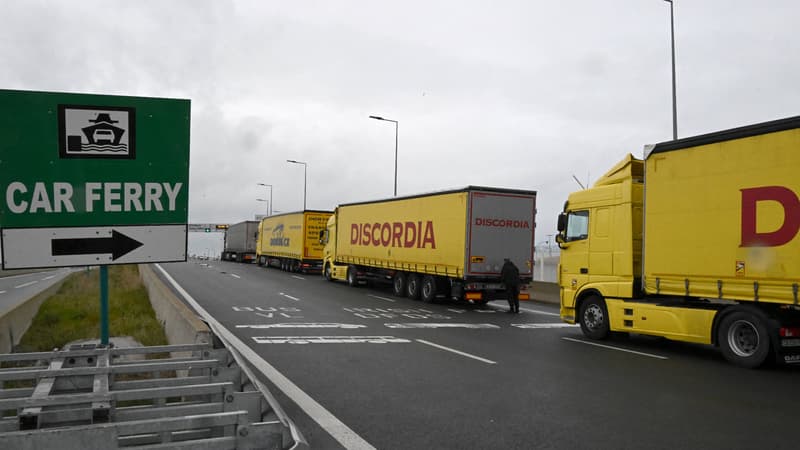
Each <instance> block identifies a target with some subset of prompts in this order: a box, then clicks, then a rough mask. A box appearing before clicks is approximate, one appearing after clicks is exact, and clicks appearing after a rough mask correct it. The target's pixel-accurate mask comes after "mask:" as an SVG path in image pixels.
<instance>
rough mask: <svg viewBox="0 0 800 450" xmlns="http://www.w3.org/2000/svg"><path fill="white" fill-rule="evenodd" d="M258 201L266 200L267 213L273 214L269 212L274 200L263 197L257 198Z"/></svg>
mask: <svg viewBox="0 0 800 450" xmlns="http://www.w3.org/2000/svg"><path fill="white" fill-rule="evenodd" d="M256 201H257V202H265V203H266V204H267V215H268V216H271V215H272V214H270V212H269V211H270V209H271V208H272V202H271V201H269V200H266V199H263V198H257V199H256Z"/></svg>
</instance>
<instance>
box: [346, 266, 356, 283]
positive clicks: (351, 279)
mask: <svg viewBox="0 0 800 450" xmlns="http://www.w3.org/2000/svg"><path fill="white" fill-rule="evenodd" d="M347 284H348V285H350V286H352V287H356V286H358V278H356V266H350V267H348V268H347Z"/></svg>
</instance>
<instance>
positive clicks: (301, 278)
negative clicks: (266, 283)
mask: <svg viewBox="0 0 800 450" xmlns="http://www.w3.org/2000/svg"><path fill="white" fill-rule="evenodd" d="M292 278H297V279H298V280H305V278H303V277H300V276H297V275H292Z"/></svg>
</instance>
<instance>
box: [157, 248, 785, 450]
mask: <svg viewBox="0 0 800 450" xmlns="http://www.w3.org/2000/svg"><path fill="white" fill-rule="evenodd" d="M161 266H162V267H163V268H164V269H165V270H166V271H167V272H168V273H169V274H170V275H171V276H172V277H173V278H174V279H175V280H176V281H177V282H178V283H179V284H180V285H181V286H182V287H183V288H184V289H185V290H186V291H187V292H188V293H189V294H190V295H191V296H192V297H193V298H194V300H196V301H197V302H198V303H199V304H201V305H202V307H203V308H205V309H206V310H207V311H208V312H209V313H211V314H212V315H213V316H214V317H215V318H216V320H218V321H220V322H221V323H223V324H224V325H225V326H226V327H227V328H228V329H229V330H231V331H232V332H233V333H234V334H236V335H237V336H238V337H239V338H240V339H242V340H243V341H244V342H246V343H248V344H249V345H250V347H251V348H252V349H253V350H254V351H255V352H256V353H258V355H259V356H261V357H262V358H263V359H264V360H266V361H267V362H268V363H269V364H270V365H271V366H272V367H274V369H276V370H277V371H278V372H280V374H282V375H283V376H285V377H286V378H287V379H288V382H289V387H288V388H287V385H286V383H285V382H284V381H281V380H278V381H276V380H275V379H273V380H271V383H274V384H272V387H273V392H274V393H275V394H276V396H277V397H278V399H279V401H280V403H281V404H282V405H283V407H284V408H285V409H286V411H287V413H288V414H289V415H290V416H291V417H292V419H293V420H294V421H295V422H296V424H297V425H298V426H299V427H300V429H301V430H302V432H303V433H304V435H305V436H306V438H307V439H308V441H309V443H310V444H311V447H312V448H314V449H328V448H331V449H333V448H373V447H374V448H379V449H423V448H432V449H434V448H435V449H440V448H453V449H456V448H458V449H497V448H503V449H532V448H545V449H547V448H555V449H562V448H564V449H642V448H648V449H653V448H655V449H662V448H663V449H723V448H724V449H757V448H770V449H782V448H786V449H789V448H791V449H794V448H797V443H796V431H795V430H794V426H796V424H797V405H798V404H800V389H799V387H800V368H787V367H776V368H769V369H765V370H757V371H752V370H744V369H740V368H737V367H734V366H732V365H730V364H728V363H727V362H725V361H724V360H723V359H722V357H721V356H720V355H719V354H717V353H716V351H715V350H714V349H712V348H709V347H704V346H693V345H685V344H680V343H674V342H669V341H666V340H662V339H652V338H646V337H640V336H636V337H630V338H617V339H614V340H611V341H604V342H602V343H601V344H602V345H603V346H602V347H601V346H597V345H596V344H597V343H596V342H587V341H586V340H585V339H584V338H583V336H582V334H581V332H580V329H579V328H577V327H572V326H566V324H562V323H561V322H560V320H559V318H558V309H557V306H555V305H550V304H542V303H535V302H523V304H522V314H519V315H514V314H507V313H506V312H505V310H506V309H507V308H506V305H504V304H499V303H492V304H490V305H488V306H486V307H482V308H481V307H475V306H472V305H468V304H463V303H455V302H444V303H438V304H427V303H422V302H419V301H413V300H409V299H405V298H396V297H392V295H391V292H390V290H389V289H388V288H380V287H378V288H372V287H359V288H351V287H348V286H347V285H345V284H344V283H330V282H327V281H324V280H323V279H322V278H321V277H320V276H318V275H297V274H290V273H286V272H280V271H278V270H276V269H264V268H260V267H258V266H255V265H242V264H236V263H225V262H218V261H211V262H205V261H200V262H199V261H192V262H188V263H175V264H162V265H161ZM281 389H283V390H284V391H286V392H281V391H280V390H281ZM297 391H299V392H300V393H298V392H297ZM342 443H344V445H342Z"/></svg>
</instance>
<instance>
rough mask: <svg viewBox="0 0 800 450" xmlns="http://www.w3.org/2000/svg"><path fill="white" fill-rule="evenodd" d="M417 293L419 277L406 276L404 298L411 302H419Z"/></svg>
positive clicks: (415, 275)
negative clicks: (411, 300)
mask: <svg viewBox="0 0 800 450" xmlns="http://www.w3.org/2000/svg"><path fill="white" fill-rule="evenodd" d="M419 291H420V289H419V275H417V274H415V273H411V274H408V279H407V280H406V296H407V297H408V298H410V299H413V300H419Z"/></svg>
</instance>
